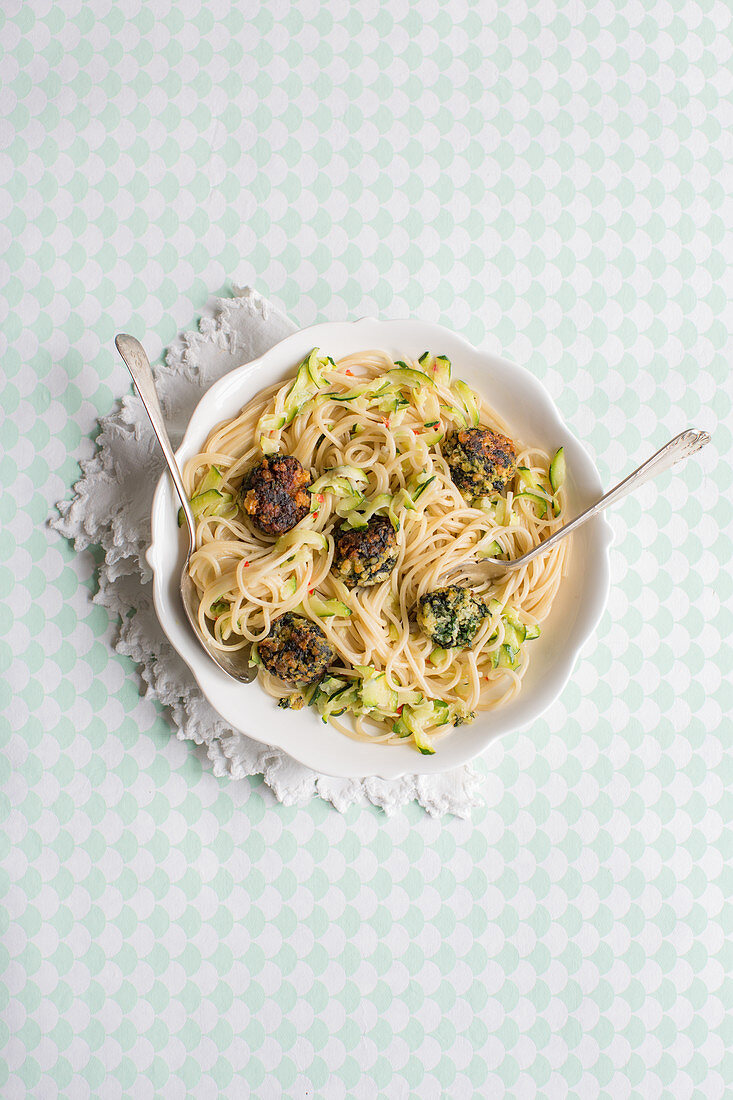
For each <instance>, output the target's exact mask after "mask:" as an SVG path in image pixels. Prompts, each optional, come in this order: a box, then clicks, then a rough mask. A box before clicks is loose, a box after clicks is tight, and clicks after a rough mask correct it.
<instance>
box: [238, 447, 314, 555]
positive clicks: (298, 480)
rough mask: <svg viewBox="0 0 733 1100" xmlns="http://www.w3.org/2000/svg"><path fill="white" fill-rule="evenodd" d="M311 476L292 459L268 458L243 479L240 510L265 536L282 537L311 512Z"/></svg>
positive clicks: (279, 456)
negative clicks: (243, 511) (309, 488)
mask: <svg viewBox="0 0 733 1100" xmlns="http://www.w3.org/2000/svg"><path fill="white" fill-rule="evenodd" d="M310 483H311V478H310V474H309V473H308V471H307V470H304V469H303V467H302V466H301V464H300V462H299V461H298V459H297V458H294V457H293V456H292V455H268V456H267V458H264V459H263V460H262V462H260V463H259V465H258V466H255V467H254V468H253V469H252V470H250V471H249V473H248V474H247V475H246V476H245V478H244V481H243V482H242V488H241V489H240V494H241V500H242V507H243V508H244V510H245V512H247V514H248V515H249V516H250V517H251V519H252V522H253V523H254V525H255V527H258V528H259V529H260V531H264V532H265V534H266V535H284V534H285V532H286V531H290V530H292V528H293V527H295V525H296V523H300V521H301V520H302V519H305V517H306V516H307V515H308V512H309V511H310V504H311V502H310V494H309V492H308V486H309V485H310Z"/></svg>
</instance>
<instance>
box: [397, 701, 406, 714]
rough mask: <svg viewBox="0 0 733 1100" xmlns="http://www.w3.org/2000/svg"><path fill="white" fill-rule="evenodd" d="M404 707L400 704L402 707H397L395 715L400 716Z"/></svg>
mask: <svg viewBox="0 0 733 1100" xmlns="http://www.w3.org/2000/svg"><path fill="white" fill-rule="evenodd" d="M404 705H405V704H404V703H402V705H401V706H399V707H397V713H398V714H402V707H404Z"/></svg>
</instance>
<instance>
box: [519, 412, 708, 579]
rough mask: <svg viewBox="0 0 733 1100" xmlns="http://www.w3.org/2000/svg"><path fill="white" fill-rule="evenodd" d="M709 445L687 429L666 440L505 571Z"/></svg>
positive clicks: (704, 436)
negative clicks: (604, 493) (600, 495)
mask: <svg viewBox="0 0 733 1100" xmlns="http://www.w3.org/2000/svg"><path fill="white" fill-rule="evenodd" d="M709 442H710V436H709V435H708V433H707V432H698V431H694V430H693V429H691V428H690V429H688V430H687V431H686V432H681V433H680V434H679V435H676V436H675V437H674V439H670V441H669V443H665V445H664V446H663V447H660V449H659V450H658V451H657V452H656V454H653V455H652V457H651V458H648V459H647V460H646V462H643V463H642V464H641V466H639V467H638V468H637V469H636V470H634V472H633V473H631V474H629V476H628V477H626V478H624V480H623V481H620V482H619V484H618V485H615V486H614V487H613V489H609V491H608V492H607V493H606V495H605V496H602V497H601V499H600V500H597V501H596V502H595V504H591V506H590V508H586V510H585V511H584V512H581V513H580V515H579V516H576V517H575V519H571V520H570V522H569V523H566V524H564V525H563V526H562V527H560V528H559V529H558V530H557V531H555V532H554V534H552V535H550V537H549V539H545V541H544V542H541V543H540V544H539V546H535V547H534V549H532V550H529V551H528V552H527V553H526V554H522V556H521V557H520V558H516V559H515V560H514V561H511V562H507V563H506V566H507V570H511V569H517V568H519V566H520V565H526V564H527V563H528V562H530V561H532V560H533V559H534V558H537V557H539V555H540V554H544V553H545V552H546V551H547V550H551V549H552V547H553V546H555V544H556V543H558V542H560V539H564V538H565V536H566V535H569V534H570V533H571V531H575V530H577V528H578V527H580V526H582V524H584V523H585V522H586V521H587V520H589V519H592V518H593V516H597V515H598V513H599V512H603V511H605V509H606V508H609V507H610V506H611V505H612V504H616V503H617V502H618V501H619V500H623V498H624V497H625V496H628V495H629V493H633V492H634V490H635V489H638V488H639V486H640V485H643V484H644V483H645V482H647V481H651V479H652V478H653V477H656V476H657V474H661V473H663V472H664V471H665V470H668V469H669V468H670V466H674V465H675V463H676V462H681V461H682V459H683V458H689V457H690V455H693V454H694V453H695V452H696V451H699V450H700V448H701V447H704V446H705V444H706V443H709Z"/></svg>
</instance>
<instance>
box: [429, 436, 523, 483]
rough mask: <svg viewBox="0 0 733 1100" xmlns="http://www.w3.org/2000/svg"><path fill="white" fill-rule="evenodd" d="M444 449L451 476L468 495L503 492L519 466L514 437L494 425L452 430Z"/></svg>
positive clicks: (443, 446)
mask: <svg viewBox="0 0 733 1100" xmlns="http://www.w3.org/2000/svg"><path fill="white" fill-rule="evenodd" d="M441 449H442V452H443V457H444V458H445V460H446V461H447V463H448V465H449V466H450V472H451V477H452V478H453V480H454V482H455V483H456V485H457V486H458V488H459V489H460V490H461V492H462V493H463V494H464V496H467V497H478V496H483V495H484V494H490V493H494V492H500V491H501V490H502V489H503V488H504V486H505V485H506V484H507V482H508V481H509V480H510V479H511V478H512V477H513V476H514V471H515V470H516V467H517V450H516V447H515V446H514V444H513V443H512V441H511V439H507V437H506V436H505V435H501V434H500V432H495V431H492V429H491V428H462V429H461V430H460V431H456V432H451V433H450V435H449V436H448V437H447V439H446V440H445V442H444V443H443V445H442V448H441Z"/></svg>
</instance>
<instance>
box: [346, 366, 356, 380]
mask: <svg viewBox="0 0 733 1100" xmlns="http://www.w3.org/2000/svg"><path fill="white" fill-rule="evenodd" d="M344 374H348V375H349V377H351V378H353V377H354V372H353V371H351V370H349V369H348V368H347V369H346V370H345V371H344Z"/></svg>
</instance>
